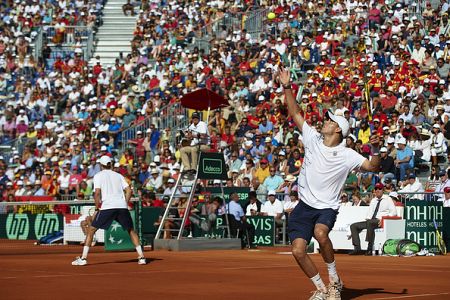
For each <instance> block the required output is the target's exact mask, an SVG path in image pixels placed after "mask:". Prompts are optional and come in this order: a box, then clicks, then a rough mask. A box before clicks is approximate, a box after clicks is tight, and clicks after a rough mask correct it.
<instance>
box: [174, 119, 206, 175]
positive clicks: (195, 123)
mask: <svg viewBox="0 0 450 300" xmlns="http://www.w3.org/2000/svg"><path fill="white" fill-rule="evenodd" d="M209 143H210V137H209V132H208V126H207V125H206V123H205V122H203V121H200V115H199V114H198V113H197V112H194V113H193V114H192V122H191V125H190V126H189V128H188V131H187V133H186V136H185V140H184V141H183V142H182V147H181V149H180V154H181V162H182V163H183V167H184V173H186V174H195V172H196V171H197V163H198V156H199V153H200V151H208V150H209V149H210V147H209Z"/></svg>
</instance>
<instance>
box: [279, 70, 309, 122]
mask: <svg viewBox="0 0 450 300" xmlns="http://www.w3.org/2000/svg"><path fill="white" fill-rule="evenodd" d="M278 77H279V80H280V83H281V85H282V86H283V89H284V94H285V95H286V102H287V105H288V111H289V115H290V116H291V117H292V119H293V120H294V122H295V124H296V125H297V127H298V129H299V130H300V131H301V130H302V128H303V122H305V119H304V118H303V117H302V115H301V114H300V107H299V106H298V105H297V103H296V102H295V97H294V94H293V93H292V89H291V72H290V71H289V69H287V68H281V71H280V75H279V76H278Z"/></svg>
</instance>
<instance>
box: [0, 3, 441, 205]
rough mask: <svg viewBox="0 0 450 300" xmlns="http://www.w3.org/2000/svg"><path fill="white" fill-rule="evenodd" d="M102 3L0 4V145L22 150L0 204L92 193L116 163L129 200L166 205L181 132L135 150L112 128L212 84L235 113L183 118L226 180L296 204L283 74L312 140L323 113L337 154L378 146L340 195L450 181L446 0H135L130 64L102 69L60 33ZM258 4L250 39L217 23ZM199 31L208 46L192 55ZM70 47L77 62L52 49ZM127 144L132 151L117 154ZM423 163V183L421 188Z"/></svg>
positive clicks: (7, 174)
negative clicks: (106, 159)
mask: <svg viewBox="0 0 450 300" xmlns="http://www.w3.org/2000/svg"><path fill="white" fill-rule="evenodd" d="M131 3H134V2H133V1H131ZM104 4H105V3H104V1H101V0H85V1H81V0H75V1H74V0H70V1H69V0H59V1H56V0H54V1H40V0H32V1H18V0H17V1H11V0H9V1H6V2H5V3H3V4H2V5H1V6H0V7H1V10H0V16H1V19H0V20H1V21H0V22H1V25H2V26H1V30H0V97H1V111H2V114H1V118H0V128H1V131H0V135H1V140H2V144H5V145H7V144H8V143H11V141H17V139H21V140H24V141H26V142H25V143H23V145H22V146H21V147H20V148H14V149H12V153H8V155H6V154H4V156H2V157H0V188H1V190H2V194H3V201H12V200H14V199H15V197H17V196H30V195H50V196H57V197H60V198H62V197H64V196H70V197H72V198H84V197H89V196H91V195H92V177H93V176H94V175H95V174H96V173H97V172H99V170H100V168H99V164H98V162H97V159H98V158H99V157H100V156H102V155H109V156H111V157H113V158H114V160H115V164H114V168H115V170H117V171H118V172H120V173H122V174H123V175H124V176H125V177H126V178H127V180H129V182H130V183H131V184H132V186H133V189H134V192H135V193H136V194H142V193H144V194H146V193H147V192H148V191H151V192H155V193H156V194H157V195H160V194H161V195H163V194H166V195H167V193H166V192H167V190H170V189H171V188H173V186H172V185H173V183H174V182H175V180H176V179H177V178H178V176H180V168H181V165H182V162H181V156H182V155H181V153H180V149H181V148H182V147H183V144H182V143H181V142H179V141H178V140H177V141H174V140H173V139H171V136H172V135H171V130H174V128H158V124H157V122H155V124H153V125H152V126H151V127H150V128H148V129H147V130H146V131H145V132H137V136H136V138H135V139H133V140H128V139H127V138H126V137H124V136H123V135H122V131H121V130H122V129H124V128H129V127H130V126H133V125H134V124H139V123H140V122H142V121H143V120H145V119H146V118H148V117H150V116H152V115H153V114H154V113H155V112H157V111H158V110H159V109H160V108H162V107H163V106H165V105H170V104H174V103H177V102H178V101H179V99H180V97H181V96H182V95H184V94H187V93H189V92H191V91H194V90H196V89H197V88H208V89H210V90H213V91H215V92H216V93H218V94H219V95H221V96H223V97H225V98H226V99H227V100H228V101H229V103H230V107H228V108H225V109H222V110H217V111H214V112H213V113H212V114H211V116H210V117H209V118H206V117H205V116H203V119H202V117H201V116H198V115H197V114H194V115H193V116H192V119H193V122H194V119H202V120H203V121H206V122H208V124H206V127H207V129H208V140H209V142H208V146H209V147H208V148H209V149H210V150H212V151H222V152H223V153H224V154H225V156H226V159H227V163H228V165H229V177H230V179H229V180H227V182H226V184H225V185H226V186H240V187H249V188H250V189H251V190H252V191H256V192H257V193H258V194H262V195H265V194H267V192H269V191H270V192H269V194H272V192H273V191H276V192H277V193H280V194H284V195H282V197H281V198H280V199H281V200H283V201H284V205H285V209H286V210H289V209H292V207H291V206H292V204H290V202H291V197H290V195H291V192H293V191H295V190H296V185H297V183H296V178H297V175H298V174H299V172H300V168H301V165H302V157H303V154H304V148H303V147H302V138H301V135H300V134H299V132H298V129H297V128H295V125H294V124H293V122H292V121H291V120H290V118H289V116H288V111H287V108H286V103H285V99H284V92H283V89H282V87H281V85H280V84H279V82H278V81H277V79H276V78H277V72H278V71H279V69H280V67H282V66H285V67H287V68H289V69H290V70H291V73H292V77H293V80H294V85H293V87H294V90H295V94H296V95H297V100H298V102H299V104H300V106H301V107H302V110H303V114H304V116H305V118H306V120H307V122H308V123H309V124H311V125H313V126H315V127H316V128H317V129H318V130H320V128H321V126H322V124H323V120H324V118H325V113H326V111H327V110H332V111H333V112H334V113H335V114H336V115H343V116H345V117H346V118H347V119H348V120H349V123H350V125H351V135H350V136H349V137H348V138H347V139H346V144H347V146H348V147H352V148H354V149H356V150H357V151H358V152H360V153H362V154H363V155H365V156H370V155H371V153H370V151H371V150H370V147H369V146H368V141H369V137H370V135H371V134H378V135H379V136H380V137H381V138H382V139H383V143H384V147H383V148H382V149H381V153H382V154H381V155H382V166H381V169H380V171H379V172H378V173H361V172H355V173H352V174H350V175H349V177H348V180H347V184H346V187H345V195H346V196H347V197H349V198H353V197H352V196H351V195H350V194H352V193H355V195H357V196H358V195H359V194H360V193H362V194H364V193H367V192H371V191H372V190H373V187H374V185H375V184H376V183H377V182H379V181H381V182H383V183H384V184H386V185H391V188H392V190H397V191H405V192H423V191H425V190H426V191H436V192H442V191H443V190H444V188H445V187H447V186H450V183H448V182H449V181H448V175H447V172H446V168H447V167H446V166H447V165H446V162H447V139H448V138H449V137H450V124H449V123H448V120H449V115H450V88H449V76H448V75H449V70H450V53H449V50H450V23H449V20H448V7H449V5H448V3H447V2H445V1H441V2H440V3H433V6H432V4H431V3H428V2H427V3H426V5H424V6H422V3H419V4H417V3H415V2H414V3H407V2H402V1H397V2H393V1H379V2H372V1H356V0H348V1H344V0H337V1H332V2H330V3H328V2H325V1H321V0H315V1H310V2H303V1H270V0H269V1H260V3H259V5H257V6H255V5H254V3H253V2H250V1H247V2H242V1H226V0H221V1H208V2H207V1H183V0H179V1H170V2H169V1H156V0H151V1H147V0H144V1H142V2H141V3H140V7H139V6H138V7H135V9H134V11H135V13H136V19H137V26H136V30H135V32H134V38H133V40H132V41H131V46H132V51H131V53H130V54H127V55H123V54H122V53H120V54H118V58H117V59H116V61H115V63H114V65H111V66H102V65H101V61H100V57H97V58H96V61H95V62H94V63H93V65H89V63H88V62H87V61H86V60H85V59H84V56H83V55H82V53H83V50H82V47H81V45H82V43H81V42H80V40H79V37H77V36H74V37H73V38H69V39H67V36H68V35H70V34H71V31H70V30H71V29H70V25H87V26H96V24H100V23H99V19H101V8H102V5H104ZM418 5H419V6H420V7H418ZM261 9H266V11H265V13H264V15H263V18H262V24H263V27H262V28H261V32H260V33H259V34H258V35H254V34H253V33H250V32H247V31H246V30H245V29H242V28H240V29H237V28H231V29H230V28H228V27H226V26H225V25H224V24H225V23H220V22H221V21H218V20H225V19H226V18H230V17H236V16H237V17H238V18H239V20H243V22H245V17H248V16H249V15H251V14H252V13H254V12H255V11H257V10H261ZM269 12H270V13H273V14H270V16H269V15H268V13H269ZM418 12H419V13H418ZM243 22H242V23H243ZM41 25H42V26H44V27H45V26H50V25H51V26H53V27H54V28H55V31H54V33H53V34H52V37H51V38H49V39H47V44H46V45H45V46H44V48H43V54H42V56H41V59H39V60H35V58H34V55H33V53H32V47H31V44H32V42H33V39H34V38H35V37H36V35H37V30H38V29H39V27H40V26H41ZM67 26H69V28H66V27H67ZM205 31H206V32H208V34H207V35H205V33H204V32H205ZM201 32H202V33H201ZM252 34H253V35H252ZM201 35H203V36H201ZM205 36H206V37H208V39H209V46H210V47H209V51H208V49H206V50H205V49H203V48H201V47H200V48H199V47H196V46H195V45H197V44H196V42H197V41H198V40H199V39H200V38H204V37H205ZM67 41H69V42H67ZM64 43H69V44H71V45H72V46H73V49H72V51H70V52H58V47H62V46H63V44H64ZM55 53H63V54H55ZM203 121H201V122H203ZM197 122H198V120H197ZM123 143H127V144H128V145H129V147H128V150H126V151H125V152H124V153H121V152H120V151H119V149H121V147H120V146H121V145H122V144H123ZM442 162H444V164H443V163H442ZM442 166H445V167H442ZM424 168H430V169H431V175H430V178H429V180H427V181H426V182H420V181H419V178H417V175H418V174H419V172H421V171H422V170H423V169H424ZM202 184H204V185H208V183H202ZM210 184H211V185H214V182H211V183H210ZM161 197H162V196H161ZM413 197H415V196H413ZM417 197H419V198H423V196H421V195H418V196H417ZM260 200H262V201H263V202H264V201H266V197H262V198H261V197H260ZM355 201H356V200H355ZM358 203H359V202H358ZM150 205H151V204H150ZM290 205H291V206H290Z"/></svg>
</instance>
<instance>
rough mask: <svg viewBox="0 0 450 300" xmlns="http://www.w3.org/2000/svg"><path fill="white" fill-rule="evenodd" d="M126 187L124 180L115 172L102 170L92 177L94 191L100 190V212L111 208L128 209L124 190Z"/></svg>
mask: <svg viewBox="0 0 450 300" xmlns="http://www.w3.org/2000/svg"><path fill="white" fill-rule="evenodd" d="M127 186H128V183H127V182H126V180H125V178H124V177H123V176H122V175H120V174H119V173H117V172H114V171H111V170H103V171H100V172H98V173H97V174H95V176H94V191H95V189H100V190H101V195H102V207H101V210H105V209H112V208H128V205H127V201H126V200H125V193H124V191H123V190H124V189H125V188H126V187H127Z"/></svg>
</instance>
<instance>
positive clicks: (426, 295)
mask: <svg viewBox="0 0 450 300" xmlns="http://www.w3.org/2000/svg"><path fill="white" fill-rule="evenodd" d="M443 295H450V293H440V294H420V295H410V296H396V297H387V298H375V299H373V300H385V299H405V298H418V297H429V296H443Z"/></svg>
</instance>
